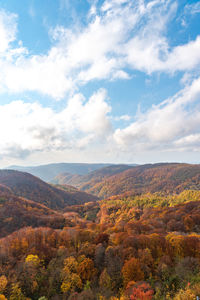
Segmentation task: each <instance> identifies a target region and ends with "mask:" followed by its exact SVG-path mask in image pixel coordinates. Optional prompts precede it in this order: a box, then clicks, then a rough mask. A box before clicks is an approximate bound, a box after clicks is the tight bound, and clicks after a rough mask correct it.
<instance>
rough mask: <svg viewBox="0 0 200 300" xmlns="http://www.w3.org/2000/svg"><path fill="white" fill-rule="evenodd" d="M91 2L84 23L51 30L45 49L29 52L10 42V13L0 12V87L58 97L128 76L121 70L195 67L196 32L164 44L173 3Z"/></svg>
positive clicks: (199, 51)
mask: <svg viewBox="0 0 200 300" xmlns="http://www.w3.org/2000/svg"><path fill="white" fill-rule="evenodd" d="M61 3H66V2H65V1H63V2H61ZM67 3H68V2H67ZM94 5H95V4H94ZM94 5H92V4H91V10H90V12H89V19H88V24H87V25H86V26H85V27H79V28H77V26H76V27H75V28H73V29H72V28H71V29H69V28H64V27H61V26H59V27H56V28H54V29H51V30H50V37H51V39H52V47H51V49H50V50H49V51H48V52H47V53H46V54H43V55H32V56H31V55H30V54H29V52H28V49H24V48H23V47H22V46H19V47H14V46H13V43H12V42H15V43H16V42H17V30H16V28H17V17H16V15H14V14H9V13H7V12H5V11H1V12H0V45H1V46H0V67H1V75H0V91H6V90H8V91H10V92H13V93H16V92H24V91H37V92H40V93H43V94H46V95H49V96H51V97H53V98H55V99H62V98H64V96H65V94H66V93H67V92H71V91H72V92H74V91H75V90H76V89H77V87H79V86H80V85H83V84H86V83H88V82H89V81H92V80H101V79H107V80H117V79H130V75H129V74H128V73H127V68H129V69H131V70H140V71H143V72H146V73H148V74H150V73H152V72H157V71H159V72H160V71H162V72H170V73H171V72H175V71H181V72H185V71H187V72H189V71H191V70H193V69H195V68H197V67H198V66H199V64H200V37H199V36H197V37H196V39H194V40H193V41H189V42H188V43H185V44H183V45H178V46H175V47H170V44H169V41H168V38H167V26H168V24H169V23H170V22H171V20H172V19H173V18H174V17H175V16H176V11H177V2H174V1H170V0H163V1H159V0H152V1H141V0H136V1H131V0H112V1H104V2H103V4H102V5H101V6H100V7H98V6H97V5H96V6H94Z"/></svg>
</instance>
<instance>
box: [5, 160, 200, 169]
mask: <svg viewBox="0 0 200 300" xmlns="http://www.w3.org/2000/svg"><path fill="white" fill-rule="evenodd" d="M59 164H72V165H95V164H96V165H109V166H112V165H127V166H131V165H133V167H134V166H143V165H156V164H191V165H199V164H200V163H199V162H194V163H190V162H184V161H182V162H178V161H158V162H146V163H116V162H113V163H112V162H110V163H109V162H58V163H51V162H50V163H47V164H36V165H9V166H6V167H5V168H4V167H3V168H0V170H3V169H6V168H8V169H9V168H12V169H13V168H15V167H16V168H34V167H35V168H37V167H43V166H50V165H59Z"/></svg>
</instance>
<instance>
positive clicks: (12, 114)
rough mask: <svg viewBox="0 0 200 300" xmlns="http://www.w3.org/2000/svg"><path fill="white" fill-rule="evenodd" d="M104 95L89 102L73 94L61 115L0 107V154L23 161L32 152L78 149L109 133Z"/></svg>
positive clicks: (21, 105) (16, 105)
mask: <svg viewBox="0 0 200 300" xmlns="http://www.w3.org/2000/svg"><path fill="white" fill-rule="evenodd" d="M106 97H107V96H106V92H105V91H104V90H99V91H97V92H96V93H94V94H93V95H92V96H91V97H90V98H89V99H88V100H86V99H85V98H84V97H83V96H82V95H81V94H76V95H75V96H74V97H73V98H72V99H70V100H69V102H68V103H67V105H66V107H65V108H64V109H63V110H61V111H60V112H55V111H54V110H53V109H51V108H47V107H43V106H41V105H40V104H39V103H25V102H23V101H14V102H11V103H10V104H6V105H0V127H1V131H0V154H1V156H3V157H6V156H12V157H17V158H19V157H21V158H23V157H25V156H27V155H29V154H31V153H33V152H38V151H39V152H41V151H47V152H48V151H55V150H64V149H71V148H73V149H80V148H83V147H86V146H89V145H90V143H92V142H94V141H95V142H97V141H98V140H101V139H102V138H103V137H104V139H106V137H107V136H108V135H109V134H110V132H111V131H112V128H111V124H110V122H109V118H108V113H109V112H110V110H111V108H110V105H109V104H108V102H107V101H106Z"/></svg>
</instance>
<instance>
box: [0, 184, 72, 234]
mask: <svg viewBox="0 0 200 300" xmlns="http://www.w3.org/2000/svg"><path fill="white" fill-rule="evenodd" d="M65 223H66V221H65V217H64V216H63V215H62V214H60V213H58V212H56V211H53V210H52V209H50V208H48V207H46V206H45V205H42V204H40V203H37V202H34V201H31V200H28V199H25V198H23V197H18V196H15V195H14V194H13V193H12V192H11V190H10V189H8V188H6V187H4V186H2V185H1V186H0V228H1V230H0V238H1V237H4V236H6V235H8V234H10V233H12V232H13V231H16V230H19V229H21V228H23V227H27V226H31V227H40V226H44V227H50V228H54V229H56V228H57V229H58V228H63V226H64V225H65Z"/></svg>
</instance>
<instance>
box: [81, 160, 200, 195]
mask: <svg viewBox="0 0 200 300" xmlns="http://www.w3.org/2000/svg"><path fill="white" fill-rule="evenodd" d="M93 183H94V182H93V181H92V179H91V181H90V182H88V184H87V185H82V186H81V188H82V189H83V190H85V191H87V192H88V193H92V194H94V195H97V196H98V197H100V198H107V197H109V196H112V195H117V194H123V193H126V192H132V193H139V194H141V193H146V192H152V193H153V192H157V191H163V192H167V193H168V192H169V193H176V192H181V191H183V190H184V189H196V190H200V165H190V164H178V163H169V164H165V163H164V164H148V165H142V166H136V167H134V168H130V169H128V170H125V171H123V172H120V173H118V174H115V175H112V176H110V177H107V178H103V179H102V180H101V182H98V183H96V184H93Z"/></svg>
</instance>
